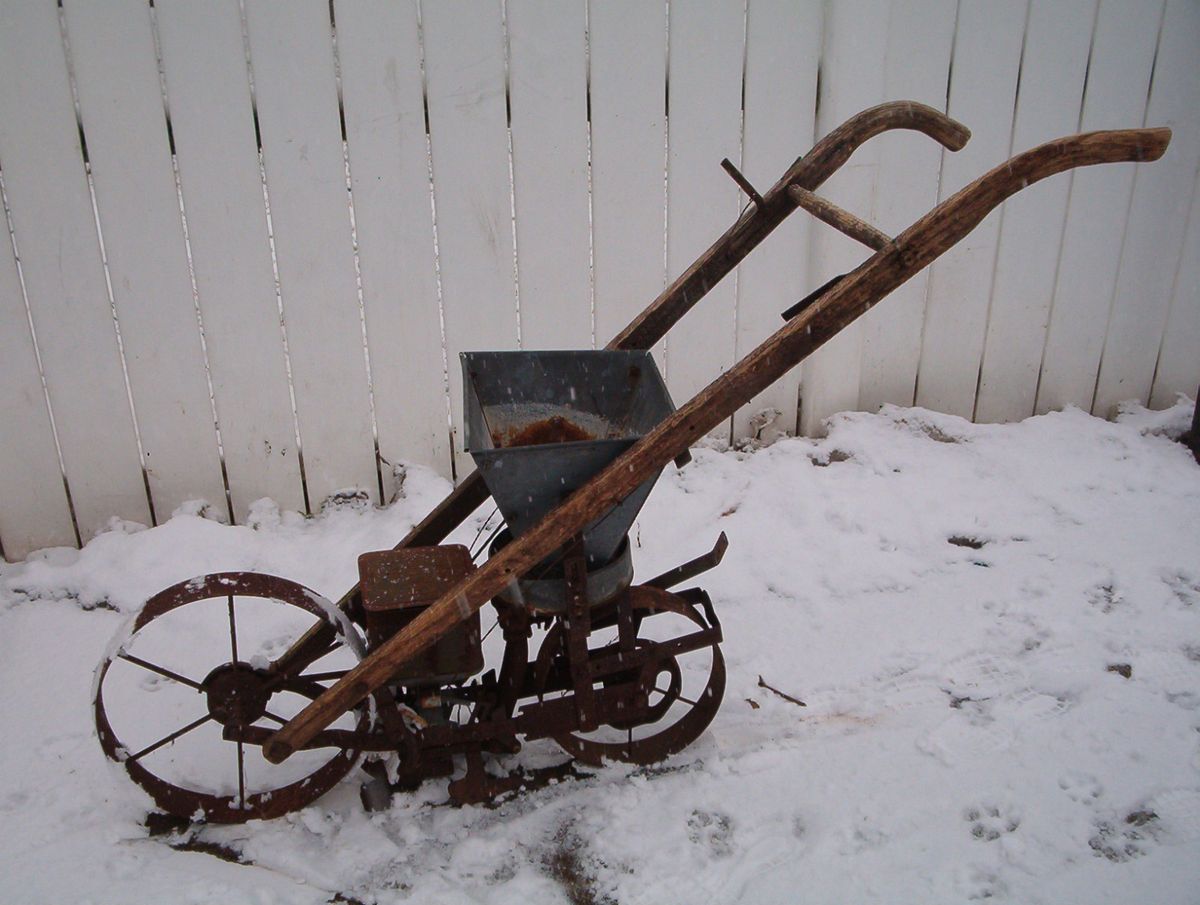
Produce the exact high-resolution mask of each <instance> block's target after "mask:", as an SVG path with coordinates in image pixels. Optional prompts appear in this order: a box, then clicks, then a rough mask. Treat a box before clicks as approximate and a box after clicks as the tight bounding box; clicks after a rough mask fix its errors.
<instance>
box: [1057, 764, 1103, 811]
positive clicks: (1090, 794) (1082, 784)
mask: <svg viewBox="0 0 1200 905" xmlns="http://www.w3.org/2000/svg"><path fill="white" fill-rule="evenodd" d="M1058 787H1059V788H1060V789H1062V790H1063V792H1065V793H1066V796H1067V797H1068V798H1070V799H1071V800H1072V801H1076V802H1078V803H1079V804H1083V805H1089V806H1090V805H1094V804H1095V803H1096V802H1097V801H1099V800H1100V796H1102V795H1103V794H1104V786H1103V785H1101V783H1100V780H1098V779H1097V778H1096V777H1095V776H1093V775H1092V774H1091V773H1084V772H1082V771H1081V770H1070V771H1068V772H1067V773H1064V774H1063V775H1062V776H1060V777H1059V778H1058Z"/></svg>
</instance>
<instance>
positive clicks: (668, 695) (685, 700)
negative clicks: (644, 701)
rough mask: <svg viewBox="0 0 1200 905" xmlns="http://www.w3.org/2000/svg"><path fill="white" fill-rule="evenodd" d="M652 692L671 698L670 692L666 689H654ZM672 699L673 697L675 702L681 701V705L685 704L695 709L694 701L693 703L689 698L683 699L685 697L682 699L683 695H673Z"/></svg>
mask: <svg viewBox="0 0 1200 905" xmlns="http://www.w3.org/2000/svg"><path fill="white" fill-rule="evenodd" d="M654 690H655V691H657V692H658V693H659V694H661V695H663V696H664V697H672V694H671V692H670V690H669V689H666V688H655V689H654ZM673 697H674V698H675V700H677V701H683V703H685V704H687V705H688V706H689V707H695V706H696V702H695V701H693V700H692V699H691V698H685V697H684V696H683V695H681V694H676V695H674V696H673Z"/></svg>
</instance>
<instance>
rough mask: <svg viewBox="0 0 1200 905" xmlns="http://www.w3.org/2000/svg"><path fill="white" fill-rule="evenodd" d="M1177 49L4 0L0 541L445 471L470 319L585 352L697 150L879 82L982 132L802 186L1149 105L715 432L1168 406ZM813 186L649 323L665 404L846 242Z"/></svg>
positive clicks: (1003, 153) (881, 94)
mask: <svg viewBox="0 0 1200 905" xmlns="http://www.w3.org/2000/svg"><path fill="white" fill-rule="evenodd" d="M1198 49H1200V5H1198V4H1197V2H1196V0H829V2H818V0H656V2H647V0H420V2H419V0H405V2H394V0H334V2H333V3H332V4H331V3H329V2H327V0H242V2H240V3H239V0H206V2H203V3H200V2H196V0H154V2H153V4H151V3H149V2H148V0H65V2H64V3H63V4H62V6H61V8H60V7H59V5H58V4H57V3H56V2H55V0H3V2H0V180H2V187H3V190H4V210H5V216H6V219H7V224H8V229H9V232H10V234H11V236H12V244H11V247H9V246H7V245H6V246H4V247H3V248H0V379H2V381H3V383H2V384H0V544H2V545H3V549H2V552H3V555H4V556H6V557H7V558H8V559H10V560H15V559H17V558H20V557H23V556H24V555H25V554H26V553H27V552H28V551H30V550H32V549H35V548H38V547H41V546H46V545H54V544H74V543H76V542H77V541H78V540H79V539H80V538H82V539H83V540H87V539H88V538H89V537H90V536H91V535H92V534H93V533H94V532H95V531H97V530H98V529H100V528H102V527H103V526H104V525H105V524H106V523H107V521H108V520H109V519H110V518H111V517H113V516H119V517H121V518H124V519H130V520H134V521H138V522H142V523H150V522H152V521H153V520H155V519H159V520H161V519H164V518H166V517H167V516H169V515H170V514H171V512H172V511H173V510H174V509H176V507H178V506H179V505H180V504H182V503H183V502H185V501H187V500H193V499H198V498H199V499H205V500H208V501H210V502H211V503H212V504H214V506H215V507H216V508H217V509H218V510H219V511H222V512H224V511H225V509H226V507H228V510H229V511H228V515H229V517H231V518H232V519H234V520H242V519H244V518H245V516H246V513H247V510H248V507H249V505H250V504H251V502H253V501H254V500H256V499H257V498H259V497H262V496H270V497H272V498H274V499H275V500H276V501H278V503H279V504H280V505H281V506H284V507H290V508H295V509H300V510H305V509H309V510H311V509H315V508H317V507H319V506H320V504H321V502H322V500H323V499H324V498H325V497H326V496H327V495H329V494H330V493H332V492H334V491H336V490H338V489H340V488H346V487H360V488H366V489H367V490H368V491H369V493H370V495H371V497H372V498H375V499H380V498H386V497H387V496H388V495H389V494H390V492H391V490H392V487H391V483H392V473H391V466H392V465H393V464H395V463H400V462H405V461H407V462H418V463H423V464H426V465H431V466H433V467H435V468H437V469H438V470H439V471H441V472H442V473H444V474H447V475H449V474H451V473H452V468H454V467H457V469H458V473H460V474H461V473H462V469H463V468H464V467H466V462H465V460H464V459H463V458H462V453H461V451H460V450H458V447H459V446H460V442H459V441H460V437H461V433H460V430H459V425H460V414H461V413H460V380H461V378H460V374H459V370H458V353H459V352H460V351H462V350H467V349H498V348H516V347H523V348H546V347H558V348H580V347H592V346H597V345H598V346H602V345H604V343H605V342H606V341H607V340H608V339H609V338H610V337H611V336H612V335H614V334H615V333H616V332H617V331H618V330H619V329H620V328H621V327H622V326H624V324H625V323H626V322H627V321H628V320H630V319H631V318H632V317H633V315H634V314H636V313H637V312H638V311H639V310H641V308H642V307H643V306H644V305H645V304H646V303H647V302H648V301H649V300H650V299H651V298H653V297H654V296H655V295H656V294H657V293H658V292H659V290H660V289H661V288H662V287H663V285H664V284H665V282H666V280H667V278H668V277H673V276H674V275H676V274H678V273H679V272H680V271H681V270H682V269H684V268H685V267H686V266H687V265H688V264H689V263H690V262H691V261H692V260H693V259H694V258H695V257H696V256H697V255H698V254H699V253H700V252H701V251H702V250H703V249H704V248H705V247H706V246H707V245H708V244H709V243H710V242H711V241H712V240H713V239H714V238H715V237H716V236H717V235H719V234H720V233H721V232H722V231H723V230H724V229H725V228H726V227H727V226H728V225H729V224H730V223H731V222H732V221H733V220H734V219H735V217H736V216H737V215H738V212H739V210H740V208H741V206H742V205H744V204H745V199H744V198H743V197H741V196H740V195H739V192H738V190H737V188H736V186H735V185H734V183H733V182H732V181H731V180H729V179H728V178H727V177H726V176H725V175H724V174H723V173H722V172H721V170H720V168H719V166H718V163H719V161H720V160H721V159H722V158H724V157H729V158H730V159H732V160H733V161H734V162H735V163H737V164H738V165H739V166H740V168H741V169H742V171H743V172H744V173H745V174H746V175H747V176H748V177H749V179H750V180H751V181H752V182H753V183H754V184H756V185H757V186H759V187H761V188H765V187H767V186H769V185H771V184H772V183H773V182H774V181H775V180H776V179H777V178H778V176H779V175H780V174H781V173H782V172H783V170H784V169H785V168H786V167H787V165H788V164H790V163H791V161H792V160H793V159H794V158H795V157H796V155H797V154H799V153H802V152H803V151H805V150H807V149H808V148H809V147H810V146H811V145H812V144H813V141H814V139H815V138H816V137H819V136H820V135H821V134H824V133H825V132H827V131H828V130H830V129H831V128H833V127H834V126H835V125H837V124H838V123H840V122H841V121H842V120H844V119H846V118H847V117H848V116H850V115H851V114H853V113H855V112H857V111H858V110H860V109H862V108H865V107H868V106H871V105H873V104H876V103H879V102H881V101H883V100H891V99H897V98H911V99H914V100H918V101H923V102H925V103H929V104H931V105H933V106H936V107H938V108H940V109H943V110H946V111H947V112H948V113H949V114H950V115H951V116H953V117H955V118H957V119H959V120H960V121H962V122H964V123H966V124H967V125H968V126H970V127H971V128H972V129H973V130H974V136H973V138H972V140H971V141H970V142H969V144H968V145H967V147H966V148H965V149H964V150H963V151H961V152H959V153H957V154H950V153H944V152H942V151H941V149H940V148H939V147H938V146H936V145H935V144H934V143H932V142H931V141H930V140H928V139H926V138H924V137H922V136H918V135H914V134H890V135H885V136H882V137H881V138H879V139H876V140H874V141H873V142H871V143H870V144H868V145H867V146H864V147H863V148H862V149H861V150H860V151H859V152H857V153H856V154H855V156H854V157H853V158H852V159H851V161H850V163H849V164H848V165H847V166H846V167H845V168H844V169H843V170H842V171H841V172H840V173H839V174H838V175H837V176H835V177H834V178H833V179H832V180H831V181H830V183H829V184H828V185H827V187H826V188H825V189H824V190H823V193H824V194H826V195H827V197H830V198H831V199H833V200H834V201H836V202H838V203H839V204H841V205H843V206H844V207H847V208H848V209H850V210H851V211H854V212H856V213H858V214H859V215H860V216H863V217H866V218H867V219H870V220H872V221H873V222H875V223H876V224H877V225H878V226H879V227H880V228H882V229H883V230H885V231H887V232H889V233H893V234H894V233H895V232H898V231H899V230H900V229H902V228H903V227H904V226H906V225H908V224H909V223H910V222H911V221H913V220H915V219H916V218H917V217H918V216H920V215H921V214H923V213H924V212H926V211H927V210H928V209H930V208H931V207H933V206H934V205H935V204H936V203H937V202H938V201H939V200H941V199H944V198H946V197H948V196H949V195H950V194H951V193H953V192H954V191H955V190H957V189H958V188H960V187H961V186H963V185H964V184H966V183H967V182H968V181H970V180H971V179H973V178H975V177H977V176H979V175H981V174H982V173H984V172H985V171H986V170H987V169H989V168H990V167H991V166H993V165H994V164H996V163H998V162H999V161H1001V160H1003V159H1005V158H1006V157H1008V156H1010V154H1012V153H1015V152H1018V151H1021V150H1024V149H1026V148H1028V147H1031V146H1033V145H1035V144H1037V143H1039V142H1041V141H1044V140H1046V139H1049V138H1053V137H1056V136H1058V135H1063V134H1069V133H1073V132H1077V131H1081V130H1090V129H1097V128H1109V127H1130V126H1141V125H1143V124H1150V125H1170V126H1171V127H1172V128H1173V129H1174V130H1175V138H1174V141H1173V143H1172V145H1171V148H1170V150H1169V152H1168V154H1167V155H1166V156H1165V157H1164V158H1163V159H1162V160H1161V161H1159V162H1157V163H1154V164H1147V165H1139V166H1133V165H1121V166H1114V167H1105V168H1098V169H1096V170H1092V171H1086V172H1078V173H1077V174H1075V175H1073V176H1070V175H1068V176H1061V177H1057V178H1056V179H1054V180H1052V181H1050V182H1048V183H1045V184H1043V185H1040V186H1038V187H1036V188H1034V189H1032V190H1030V191H1029V192H1027V193H1024V194H1022V195H1020V196H1019V197H1017V198H1016V199H1014V200H1012V201H1010V202H1009V203H1008V204H1007V205H1006V206H1005V207H1004V208H1003V209H1001V210H1000V211H998V212H996V213H994V214H993V215H992V216H991V217H989V218H988V219H987V220H986V221H985V222H984V223H983V224H982V225H981V226H980V227H979V228H978V229H977V230H976V231H975V232H974V233H973V234H972V235H971V236H970V237H969V238H968V239H967V240H966V241H964V242H963V243H962V244H961V245H960V246H959V247H958V248H956V249H955V250H954V251H953V252H951V253H950V254H949V255H947V256H946V257H945V258H943V259H942V260H940V261H939V262H937V263H936V264H935V265H934V266H933V267H932V268H931V269H930V270H928V271H927V272H925V273H923V274H922V275H921V276H919V277H917V278H916V279H914V280H913V281H911V282H910V283H908V284H907V285H905V286H904V287H902V288H901V289H900V290H898V291H897V292H896V293H895V294H894V296H893V297H892V298H891V299H889V300H888V301H887V302H885V303H884V304H882V305H881V306H880V307H879V308H877V309H875V310H874V311H873V312H871V313H870V314H869V315H868V316H867V317H866V318H864V319H863V320H862V321H861V322H859V323H858V324H856V325H854V326H852V327H851V328H849V329H848V330H846V331H845V332H844V333H843V334H841V335H840V336H838V337H837V338H836V339H835V340H834V341H832V342H831V343H830V344H829V345H828V346H826V347H825V348H824V349H822V350H821V351H820V352H819V353H818V354H817V355H815V356H814V357H813V358H812V359H810V360H809V361H808V362H806V363H805V365H804V366H803V368H802V369H797V371H796V372H795V373H793V375H792V376H790V377H789V378H788V379H787V380H785V381H783V382H781V383H780V384H779V385H777V386H776V387H774V388H772V389H771V390H770V391H768V392H767V393H765V394H764V395H763V396H762V397H761V398H760V399H758V400H756V401H755V402H754V403H753V404H752V405H750V406H748V407H747V408H746V409H745V410H744V411H743V412H741V413H739V415H738V416H737V417H736V418H735V419H734V423H733V425H732V426H731V429H732V431H733V432H734V433H735V435H737V436H745V435H746V434H747V433H749V432H750V431H751V430H752V427H751V425H750V418H751V417H752V416H753V415H754V414H755V413H756V412H759V411H761V410H763V409H766V408H774V409H778V410H779V411H780V412H781V414H780V416H779V418H778V419H777V421H776V423H775V425H773V427H772V428H771V429H773V430H779V429H786V430H793V429H796V428H797V426H798V427H799V429H800V430H802V431H805V432H813V431H815V430H819V427H820V422H821V419H822V418H824V417H826V416H827V415H829V414H830V413H832V412H835V411H839V410H843V409H857V408H861V409H873V408H875V407H877V406H878V405H879V404H881V403H885V402H894V403H900V404H913V403H914V402H915V403H916V404H918V405H923V406H928V407H930V408H934V409H939V410H942V411H948V412H954V413H957V414H960V415H964V416H967V417H974V418H977V419H979V420H986V421H994V420H1011V419H1019V418H1022V417H1025V416H1028V415H1030V414H1032V413H1034V412H1043V411H1046V410H1048V409H1053V408H1058V407H1061V406H1063V405H1067V404H1073V405H1078V406H1081V407H1083V408H1085V409H1090V410H1092V411H1094V412H1096V413H1098V414H1101V415H1108V414H1109V413H1110V412H1111V410H1112V407H1113V405H1114V404H1115V403H1117V402H1119V401H1121V400H1125V399H1139V400H1142V401H1143V402H1149V403H1151V404H1153V405H1163V404H1166V403H1170V402H1171V401H1173V399H1174V395H1175V394H1176V393H1177V392H1179V391H1186V392H1189V393H1190V392H1194V391H1195V389H1196V385H1197V383H1198V382H1200V299H1198V293H1197V286H1198V284H1200V254H1198V253H1197V251H1198V250H1197V242H1198V240H1200V223H1198V222H1197V212H1196V211H1195V210H1194V207H1195V205H1194V200H1193V199H1194V195H1195V185H1196V171H1197V164H1198V160H1200V113H1198V111H1200V52H1198ZM348 202H349V203H348ZM805 219H806V217H805V215H803V214H797V215H795V216H794V217H793V218H792V220H791V221H789V222H788V223H786V224H785V225H784V226H783V227H782V228H781V229H780V230H779V232H778V233H777V234H776V235H775V236H773V237H772V238H771V239H770V240H769V241H768V243H766V244H765V245H764V246H763V248H762V249H760V250H759V251H758V252H756V253H755V254H754V255H753V256H752V257H751V258H750V259H748V261H747V262H746V263H745V264H743V265H742V266H741V267H740V268H739V270H738V271H737V273H736V275H731V276H730V277H729V278H727V279H726V280H725V281H723V282H722V283H721V284H720V285H718V286H717V287H715V288H714V289H713V291H712V293H711V294H710V296H709V297H708V298H706V299H705V300H704V302H703V303H702V304H701V305H700V306H698V308H697V309H696V310H695V311H693V312H692V313H691V314H690V315H689V316H688V317H687V318H686V319H685V320H684V321H683V322H681V323H680V324H679V325H678V327H677V328H676V329H675V330H674V331H673V332H672V333H671V335H670V336H669V338H668V340H667V342H666V343H665V344H664V345H663V347H662V348H661V349H659V350H657V352H658V354H659V355H660V359H661V362H662V364H663V366H664V368H665V371H666V375H667V379H668V383H669V385H670V387H671V390H672V393H673V394H674V396H675V398H676V400H677V401H680V400H684V399H686V398H688V397H690V396H691V395H693V394H694V393H695V392H696V391H697V390H699V389H700V388H701V387H702V386H703V385H705V384H706V383H707V382H708V381H710V380H711V379H712V378H714V377H715V376H717V374H718V373H719V372H720V371H721V370H722V369H724V368H727V367H729V365H730V364H731V363H733V362H734V361H735V360H737V359H738V358H740V357H741V356H742V355H744V354H745V353H746V352H747V351H749V350H750V349H751V348H753V346H754V345H756V344H757V343H758V342H759V341H760V340H761V339H763V338H765V337H766V336H767V335H768V334H769V333H770V332H771V331H773V330H774V329H775V328H776V327H777V326H778V325H779V324H780V321H779V312H780V311H782V310H783V309H784V308H786V307H787V306H789V305H790V304H791V303H793V302H794V301H796V300H797V299H798V298H800V297H802V296H803V295H805V294H806V293H807V292H808V291H810V290H811V289H812V288H813V287H814V286H816V285H819V284H820V283H822V282H824V281H825V280H826V279H828V278H829V277H830V276H832V275H834V274H836V273H840V272H843V271H845V270H847V269H849V268H850V267H853V266H855V265H856V264H857V263H858V262H859V261H861V260H862V259H863V258H864V257H865V252H864V251H863V249H861V248H860V247H857V246H855V245H854V244H853V243H851V242H850V241H849V240H847V239H846V238H845V237H843V236H841V235H840V234H837V233H834V232H832V231H830V230H828V229H826V228H825V227H823V226H820V225H819V224H817V225H813V224H812V223H809V222H804V221H805ZM801 387H802V390H803V392H802V394H799V395H798V391H799V390H800V388H801ZM798 402H799V404H798ZM456 457H457V462H456Z"/></svg>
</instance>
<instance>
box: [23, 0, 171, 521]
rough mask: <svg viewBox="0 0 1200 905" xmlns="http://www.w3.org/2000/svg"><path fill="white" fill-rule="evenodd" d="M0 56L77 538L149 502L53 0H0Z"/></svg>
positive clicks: (134, 514)
mask: <svg viewBox="0 0 1200 905" xmlns="http://www.w3.org/2000/svg"><path fill="white" fill-rule="evenodd" d="M0 60H3V62H4V66H5V70H6V74H5V77H4V78H0V166H3V167H4V180H5V187H6V189H7V192H8V199H9V204H10V205H11V209H12V218H13V228H14V230H15V231H16V235H17V244H18V247H19V248H20V249H21V265H22V270H23V273H24V276H25V288H26V291H27V292H28V295H29V306H30V309H31V311H32V315H33V322H34V327H35V329H36V330H37V331H38V337H39V349H40V351H41V356H42V366H43V368H44V372H45V376H46V384H47V387H48V390H49V394H50V404H51V405H52V406H53V408H54V411H55V414H56V418H57V424H58V436H59V443H60V445H61V448H62V454H63V460H64V463H65V466H66V469H67V477H68V479H69V481H70V483H71V492H72V501H73V503H74V506H75V515H76V518H77V519H78V524H79V531H80V533H81V534H82V536H83V538H84V539H85V540H87V539H89V538H91V536H92V535H93V534H94V533H95V532H96V531H99V530H101V529H102V528H103V527H104V526H105V524H106V523H107V521H108V519H109V518H111V517H112V516H114V515H117V516H120V517H122V518H126V519H131V520H135V521H140V522H146V523H148V522H149V521H150V511H149V508H148V506H147V502H146V494H145V489H144V484H143V482H142V472H141V463H140V460H139V458H138V450H137V441H136V435H135V433H134V427H133V418H132V416H131V414H130V411H129V403H128V399H127V397H126V393H125V378H124V375H123V374H122V371H121V359H120V354H119V352H118V348H117V341H116V333H115V332H114V330H113V320H112V309H111V307H110V306H109V303H108V296H107V292H106V290H105V286H104V270H103V268H102V265H101V261H100V249H99V245H98V243H97V239H96V227H95V222H94V220H93V216H92V204H91V199H90V197H89V193H88V185H87V178H86V176H85V173H84V167H83V157H82V154H81V151H80V147H79V137H78V132H77V130H76V124H75V111H74V106H73V103H72V100H71V89H70V85H69V83H68V78H67V68H66V60H65V57H64V55H63V46H62V38H61V36H60V34H59V26H58V10H57V9H56V8H55V7H54V5H53V4H50V3H36V4H35V3H24V4H2V5H0ZM16 329H24V328H23V327H22V326H21V324H20V321H18V324H17V327H16Z"/></svg>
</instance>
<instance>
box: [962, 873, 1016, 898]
mask: <svg viewBox="0 0 1200 905" xmlns="http://www.w3.org/2000/svg"><path fill="white" fill-rule="evenodd" d="M959 885H960V887H961V888H962V891H963V892H964V893H966V896H967V901H968V902H985V901H989V900H997V899H1002V898H1003V897H1004V896H1005V894H1006V893H1007V892H1008V887H1007V886H1006V885H1005V884H1004V881H1003V880H1001V879H1000V878H999V877H998V876H996V875H995V874H994V873H992V872H991V871H989V870H987V869H986V868H983V867H979V866H977V865H976V866H972V867H971V868H969V870H968V873H967V875H966V876H965V877H963V878H962V881H961V882H960V884H959Z"/></svg>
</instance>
